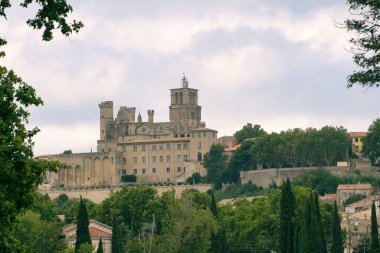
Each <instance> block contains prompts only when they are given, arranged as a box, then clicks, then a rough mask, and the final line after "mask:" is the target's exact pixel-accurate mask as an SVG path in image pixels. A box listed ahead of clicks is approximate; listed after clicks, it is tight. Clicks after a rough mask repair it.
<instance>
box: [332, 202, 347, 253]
mask: <svg viewBox="0 0 380 253" xmlns="http://www.w3.org/2000/svg"><path fill="white" fill-rule="evenodd" d="M331 236H332V240H331V242H332V244H331V249H330V252H331V253H343V252H344V247H343V238H342V230H341V228H340V219H339V214H338V207H337V205H336V201H335V202H334V209H333V216H332V221H331Z"/></svg>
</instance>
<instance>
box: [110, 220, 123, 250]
mask: <svg viewBox="0 0 380 253" xmlns="http://www.w3.org/2000/svg"><path fill="white" fill-rule="evenodd" d="M122 252H123V243H122V236H121V232H120V228H119V220H118V218H117V217H113V219H112V253H122Z"/></svg>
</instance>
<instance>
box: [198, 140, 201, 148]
mask: <svg viewBox="0 0 380 253" xmlns="http://www.w3.org/2000/svg"><path fill="white" fill-rule="evenodd" d="M198 149H199V150H201V149H202V142H200V141H199V142H198Z"/></svg>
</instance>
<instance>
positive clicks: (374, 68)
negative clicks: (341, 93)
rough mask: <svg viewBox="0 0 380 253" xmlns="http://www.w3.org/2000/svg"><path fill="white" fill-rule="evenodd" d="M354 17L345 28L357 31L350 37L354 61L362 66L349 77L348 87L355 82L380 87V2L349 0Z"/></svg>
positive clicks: (346, 22)
mask: <svg viewBox="0 0 380 253" xmlns="http://www.w3.org/2000/svg"><path fill="white" fill-rule="evenodd" d="M347 5H348V6H349V11H350V13H351V14H352V15H351V17H353V18H352V19H347V20H346V21H345V28H347V31H349V32H355V34H356V37H354V38H351V39H350V43H351V44H352V49H351V52H352V53H353V61H354V63H355V64H356V65H357V66H358V67H359V68H360V70H359V71H355V72H354V73H353V74H351V75H349V76H348V77H347V82H348V84H347V87H348V88H350V87H352V86H353V85H354V84H359V85H361V86H363V87H379V85H380V83H379V81H380V76H379V74H378V73H379V67H380V66H379V63H380V54H379V47H380V42H379V39H378V38H379V35H380V33H379V28H380V22H379V21H380V4H379V1H376V0H347Z"/></svg>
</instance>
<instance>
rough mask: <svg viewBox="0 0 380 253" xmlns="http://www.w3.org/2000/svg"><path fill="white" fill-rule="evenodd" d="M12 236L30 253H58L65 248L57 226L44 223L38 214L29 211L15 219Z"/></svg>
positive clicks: (47, 222)
mask: <svg viewBox="0 0 380 253" xmlns="http://www.w3.org/2000/svg"><path fill="white" fill-rule="evenodd" d="M12 234H13V236H14V238H15V239H17V240H18V241H19V242H21V243H22V245H23V247H24V249H25V250H26V252H30V253H45V252H59V251H61V250H63V249H64V248H65V247H66V243H65V241H64V240H63V239H62V238H61V237H60V234H61V231H60V226H59V224H58V223H57V222H50V221H44V220H42V219H41V216H40V214H38V213H36V212H33V211H30V210H28V211H27V212H26V213H25V214H23V215H19V216H18V217H17V222H16V226H15V228H14V230H13V232H12ZM3 252H7V251H3Z"/></svg>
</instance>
